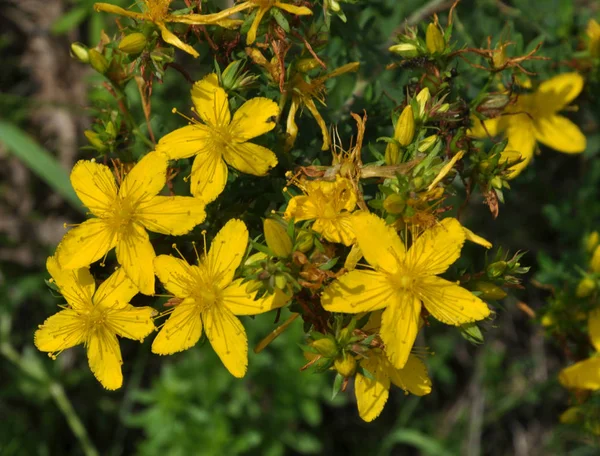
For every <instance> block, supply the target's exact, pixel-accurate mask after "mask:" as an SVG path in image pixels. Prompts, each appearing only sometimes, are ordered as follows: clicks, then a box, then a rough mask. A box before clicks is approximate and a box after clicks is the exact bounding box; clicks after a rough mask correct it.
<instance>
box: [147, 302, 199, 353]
mask: <svg viewBox="0 0 600 456" xmlns="http://www.w3.org/2000/svg"><path fill="white" fill-rule="evenodd" d="M201 335H202V320H201V319H200V307H199V306H198V304H197V303H196V302H195V301H194V300H193V299H186V300H184V301H183V302H181V303H180V304H177V306H175V310H174V311H173V313H172V314H171V315H170V316H169V319H168V320H167V321H166V323H165V324H164V325H163V327H162V328H161V330H160V332H159V333H158V335H157V336H156V338H155V339H154V341H153V342H152V353H156V354H157V355H172V354H173V353H177V352H180V351H183V350H187V349H188V348H190V347H193V346H194V345H196V343H197V342H198V340H200V336H201Z"/></svg>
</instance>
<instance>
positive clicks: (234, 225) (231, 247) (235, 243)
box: [204, 219, 248, 289]
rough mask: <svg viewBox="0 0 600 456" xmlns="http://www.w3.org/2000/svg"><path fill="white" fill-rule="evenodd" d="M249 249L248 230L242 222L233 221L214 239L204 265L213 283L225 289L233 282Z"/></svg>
mask: <svg viewBox="0 0 600 456" xmlns="http://www.w3.org/2000/svg"><path fill="white" fill-rule="evenodd" d="M246 247H248V229H247V228H246V225H245V224H244V222H242V221H241V220H237V219H231V220H229V221H228V222H227V223H226V224H225V226H223V228H221V230H220V231H219V232H218V233H217V235H216V236H215V238H214V239H213V241H212V243H211V245H210V249H209V251H208V255H207V256H206V259H205V260H204V264H205V266H206V268H207V270H208V273H209V274H210V277H211V280H212V282H213V283H214V284H215V285H217V286H218V287H219V288H221V289H223V288H225V287H226V286H227V285H229V284H230V283H231V282H232V280H233V275H234V273H235V270H236V269H237V268H238V266H239V265H240V263H241V262H242V258H243V257H244V254H245V253H246Z"/></svg>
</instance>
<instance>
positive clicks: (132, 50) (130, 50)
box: [119, 32, 148, 54]
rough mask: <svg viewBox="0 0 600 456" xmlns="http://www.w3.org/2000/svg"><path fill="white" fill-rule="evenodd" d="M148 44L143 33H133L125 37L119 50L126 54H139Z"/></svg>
mask: <svg viewBox="0 0 600 456" xmlns="http://www.w3.org/2000/svg"><path fill="white" fill-rule="evenodd" d="M146 44H148V40H146V37H145V36H144V34H143V33H139V32H136V33H131V34H130V35H127V36H126V37H124V38H123V39H122V40H121V42H120V43H119V50H120V51H122V52H125V53H126V54H139V53H140V52H142V51H143V50H144V48H145V47H146Z"/></svg>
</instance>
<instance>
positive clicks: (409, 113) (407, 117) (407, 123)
mask: <svg viewBox="0 0 600 456" xmlns="http://www.w3.org/2000/svg"><path fill="white" fill-rule="evenodd" d="M414 136H415V117H414V115H413V109H412V106H411V105H407V106H406V107H405V108H404V109H403V110H402V113H401V114H400V117H399V118H398V123H396V130H395V131H394V138H395V139H396V141H398V142H399V143H400V145H401V146H402V147H406V146H408V145H409V144H410V143H411V142H412V140H413V137H414Z"/></svg>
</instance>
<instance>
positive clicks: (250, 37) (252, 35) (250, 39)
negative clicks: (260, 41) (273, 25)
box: [246, 7, 270, 46]
mask: <svg viewBox="0 0 600 456" xmlns="http://www.w3.org/2000/svg"><path fill="white" fill-rule="evenodd" d="M269 9H270V7H259V8H258V11H257V12H256V16H255V17H254V20H253V21H252V25H251V26H250V29H249V30H248V34H247V35H246V45H248V46H250V45H251V44H252V43H254V42H255V41H256V32H257V31H258V27H259V25H260V22H261V21H262V18H263V16H264V15H265V13H266V12H267V11H269Z"/></svg>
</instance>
